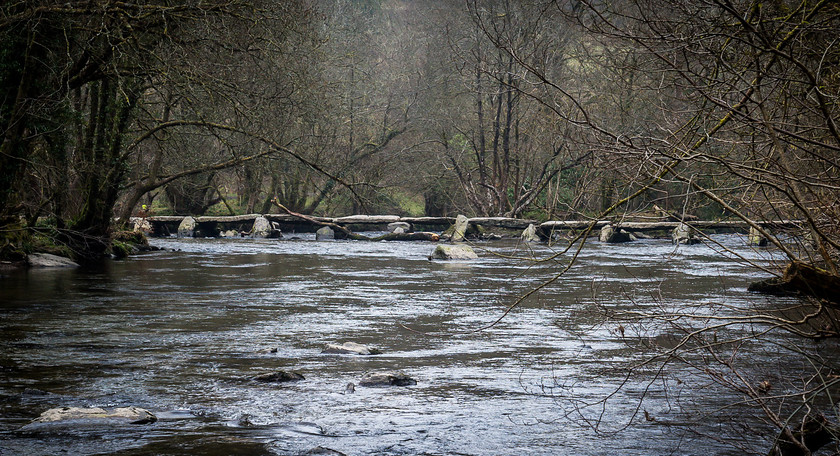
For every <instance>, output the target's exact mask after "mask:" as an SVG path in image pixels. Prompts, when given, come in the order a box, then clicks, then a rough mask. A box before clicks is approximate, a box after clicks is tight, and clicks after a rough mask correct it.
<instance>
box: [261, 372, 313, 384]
mask: <svg viewBox="0 0 840 456" xmlns="http://www.w3.org/2000/svg"><path fill="white" fill-rule="evenodd" d="M254 380H256V381H258V382H262V383H286V382H297V381H300V380H305V378H304V377H303V375H301V374H299V373H297V372H286V371H277V372H272V373H270V374H262V375H257V376H256V377H254Z"/></svg>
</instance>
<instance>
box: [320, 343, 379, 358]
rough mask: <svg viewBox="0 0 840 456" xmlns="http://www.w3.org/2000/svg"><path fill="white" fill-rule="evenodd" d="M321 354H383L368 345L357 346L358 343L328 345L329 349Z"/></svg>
mask: <svg viewBox="0 0 840 456" xmlns="http://www.w3.org/2000/svg"><path fill="white" fill-rule="evenodd" d="M321 353H327V354H333V355H378V354H380V353H382V352H380V351H379V350H377V349H375V348H371V347H368V346H367V345H362V344H357V343H356V342H345V343H343V344H341V345H339V344H327V348H325V349H324V351H322V352H321Z"/></svg>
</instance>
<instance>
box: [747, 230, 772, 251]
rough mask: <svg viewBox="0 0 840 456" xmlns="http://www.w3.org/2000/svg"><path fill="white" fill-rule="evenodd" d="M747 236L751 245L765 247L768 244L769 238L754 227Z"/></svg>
mask: <svg viewBox="0 0 840 456" xmlns="http://www.w3.org/2000/svg"><path fill="white" fill-rule="evenodd" d="M747 237H748V240H749V244H750V245H753V246H756V247H765V246H766V245H767V238H766V237H764V235H763V234H761V233H759V232H758V230H757V229H755V228H753V227H750V234H749V235H748V236H747Z"/></svg>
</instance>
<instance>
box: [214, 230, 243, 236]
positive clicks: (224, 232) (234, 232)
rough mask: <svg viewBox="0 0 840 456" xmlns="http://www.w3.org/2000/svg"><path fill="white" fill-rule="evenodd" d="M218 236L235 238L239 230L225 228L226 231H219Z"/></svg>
mask: <svg viewBox="0 0 840 456" xmlns="http://www.w3.org/2000/svg"><path fill="white" fill-rule="evenodd" d="M219 237H223V238H237V237H239V231H236V230H227V231H222V232H221V233H219Z"/></svg>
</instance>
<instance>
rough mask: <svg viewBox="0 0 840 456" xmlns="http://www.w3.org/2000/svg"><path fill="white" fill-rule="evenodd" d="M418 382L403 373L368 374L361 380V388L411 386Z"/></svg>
mask: <svg viewBox="0 0 840 456" xmlns="http://www.w3.org/2000/svg"><path fill="white" fill-rule="evenodd" d="M416 384H417V380H415V379H413V378H411V377H409V376H408V375H406V374H405V373H403V372H399V371H396V372H389V371H388V372H368V373H366V374H365V375H363V376H362V378H361V380H359V386H411V385H416Z"/></svg>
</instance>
